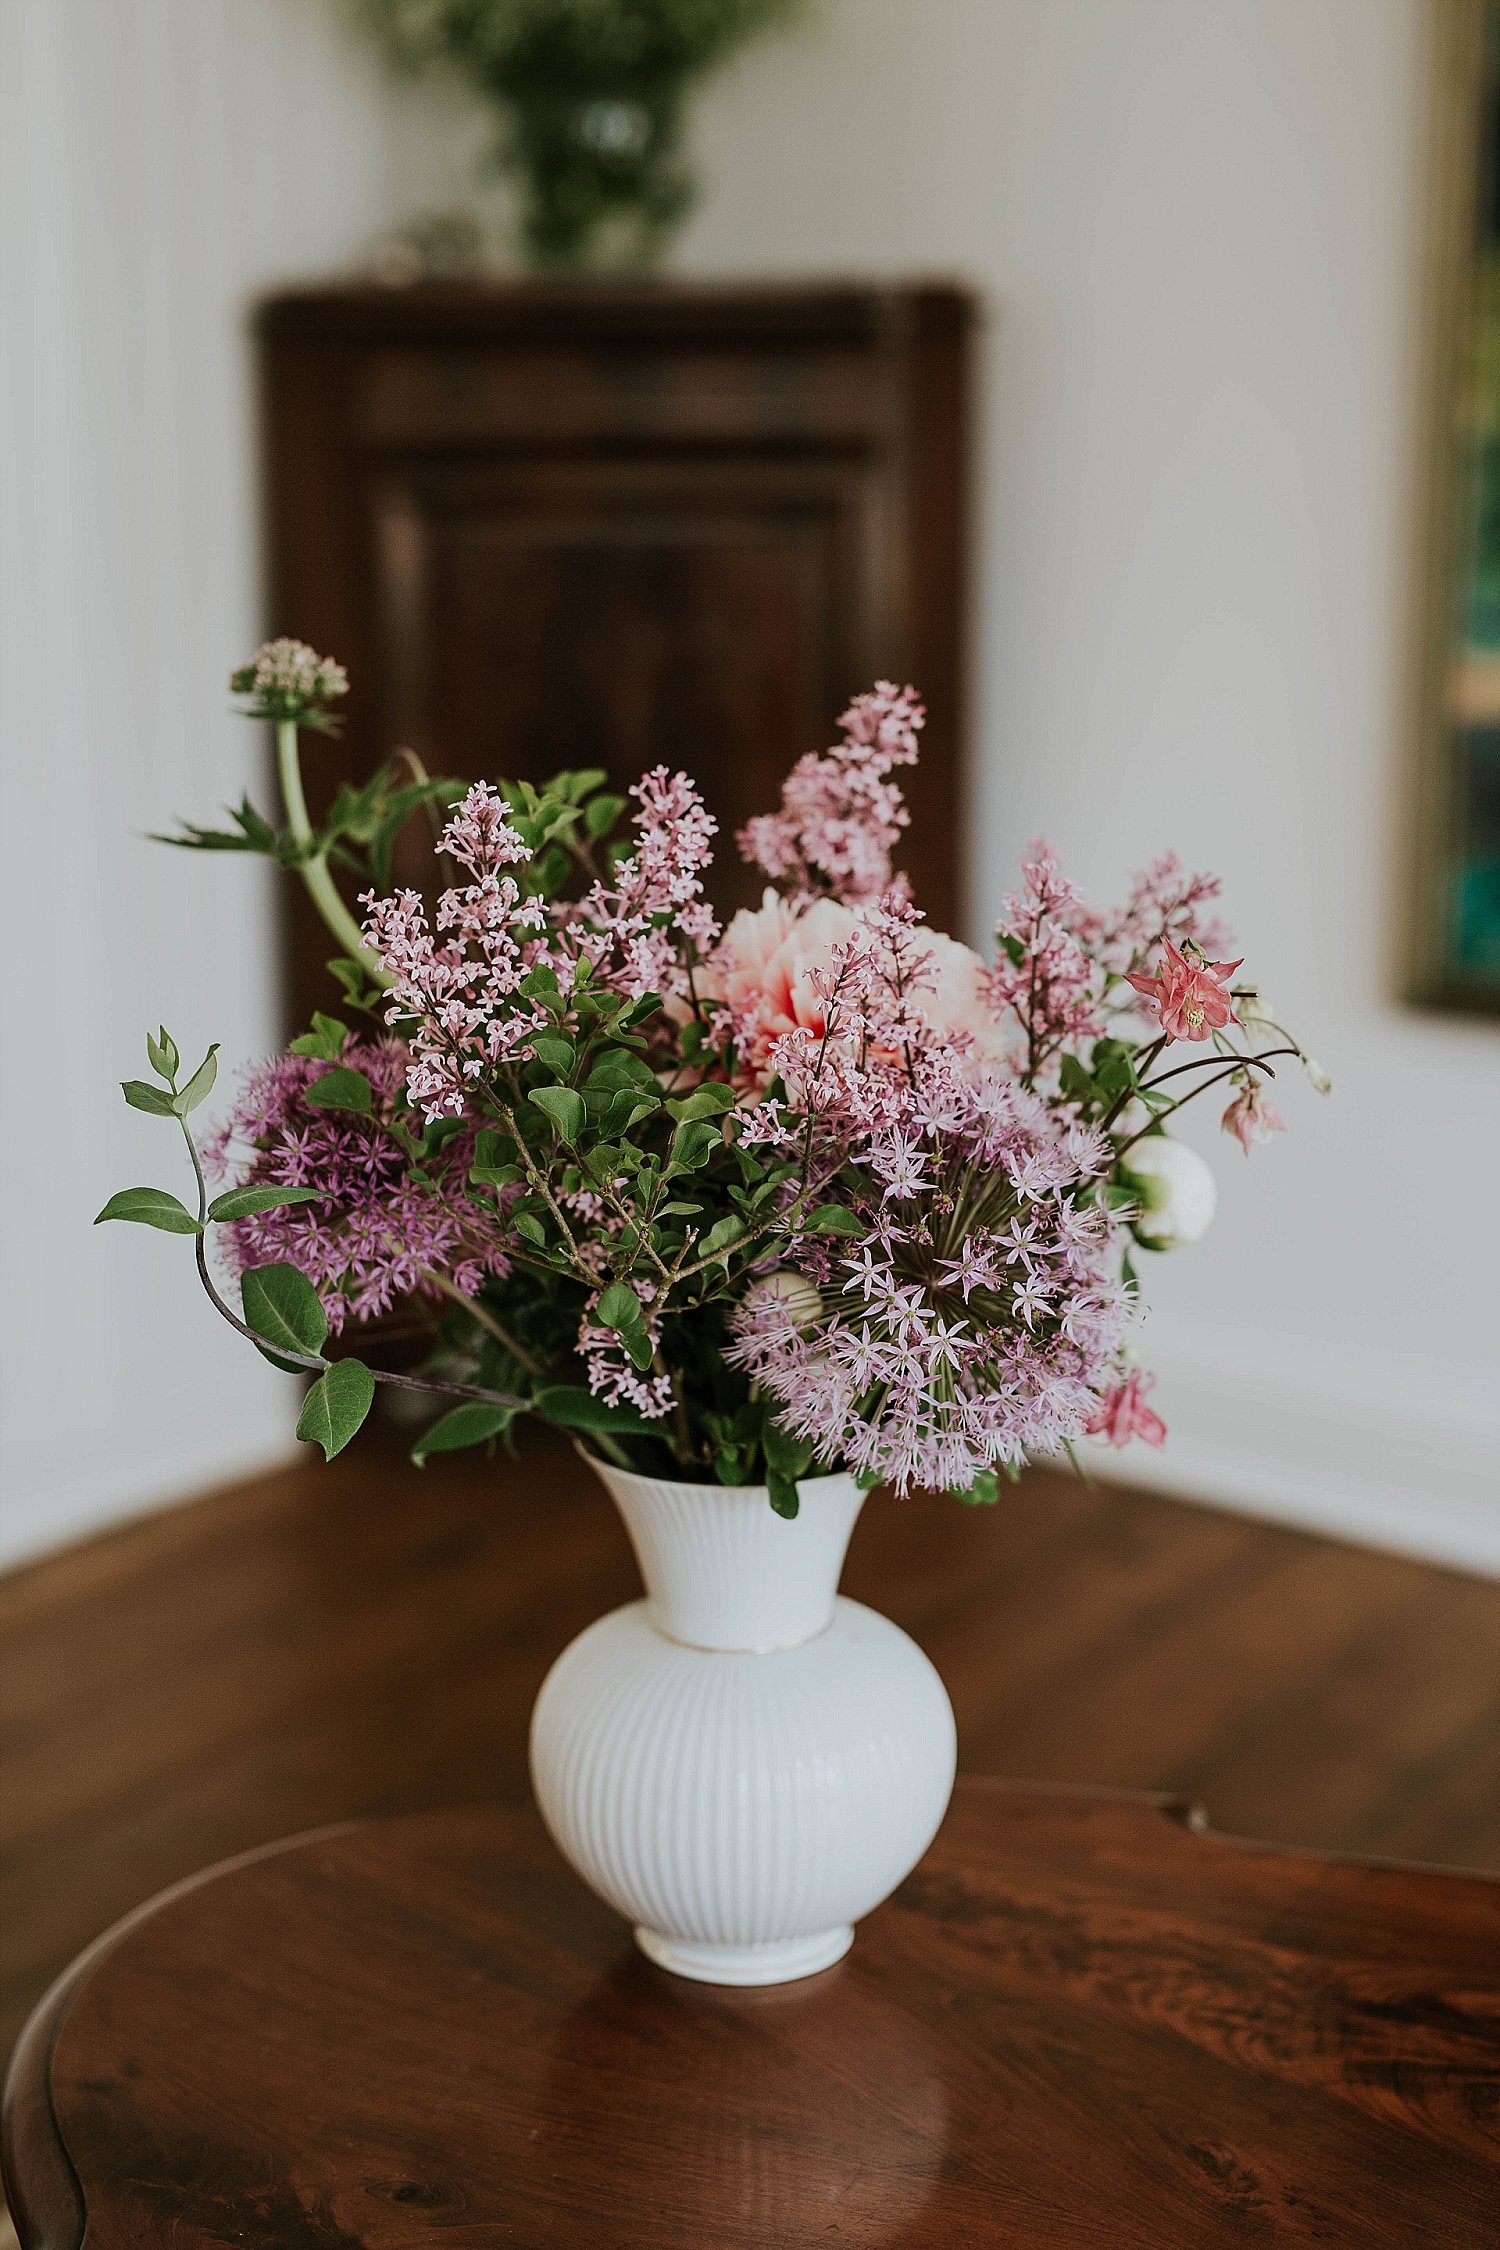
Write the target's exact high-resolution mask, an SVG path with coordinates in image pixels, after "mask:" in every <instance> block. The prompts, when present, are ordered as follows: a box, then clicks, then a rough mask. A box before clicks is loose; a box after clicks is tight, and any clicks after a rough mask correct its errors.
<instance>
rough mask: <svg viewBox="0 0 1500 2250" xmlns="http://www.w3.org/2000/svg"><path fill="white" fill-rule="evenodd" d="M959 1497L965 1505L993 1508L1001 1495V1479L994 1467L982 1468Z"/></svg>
mask: <svg viewBox="0 0 1500 2250" xmlns="http://www.w3.org/2000/svg"><path fill="white" fill-rule="evenodd" d="M958 1497H959V1499H960V1500H962V1501H963V1503H964V1505H965V1507H969V1508H993V1507H994V1505H995V1503H996V1501H997V1500H998V1499H999V1497H1000V1480H999V1478H998V1477H997V1476H996V1474H995V1472H994V1470H993V1469H981V1470H980V1472H979V1474H978V1476H977V1477H976V1478H975V1479H974V1482H973V1483H972V1484H971V1485H970V1486H969V1489H968V1491H967V1492H961V1493H960V1494H959V1496H958Z"/></svg>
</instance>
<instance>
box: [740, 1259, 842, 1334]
mask: <svg viewBox="0 0 1500 2250" xmlns="http://www.w3.org/2000/svg"><path fill="white" fill-rule="evenodd" d="M778 1299H779V1300H780V1301H781V1303H783V1304H784V1305H785V1306H786V1308H787V1311H788V1312H789V1313H790V1314H791V1317H792V1319H793V1320H794V1321H795V1322H796V1324H797V1326H798V1327H799V1328H811V1327H812V1325H813V1323H814V1321H817V1320H821V1319H822V1317H823V1299H822V1297H821V1296H820V1295H819V1293H818V1289H817V1286H816V1284H815V1283H813V1282H811V1281H809V1280H808V1278H807V1276H806V1274H805V1273H797V1272H796V1271H795V1270H794V1269H793V1268H792V1267H791V1266H781V1267H778V1269H777V1271H776V1272H775V1273H768V1274H763V1275H762V1277H761V1279H760V1280H759V1281H752V1282H751V1284H750V1287H749V1288H748V1289H747V1290H746V1291H745V1308H746V1310H747V1311H748V1312H754V1311H755V1309H756V1307H757V1306H759V1305H768V1304H771V1303H774V1302H775V1301H776V1300H778Z"/></svg>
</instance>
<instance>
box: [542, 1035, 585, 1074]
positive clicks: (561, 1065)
mask: <svg viewBox="0 0 1500 2250" xmlns="http://www.w3.org/2000/svg"><path fill="white" fill-rule="evenodd" d="M531 1051H532V1053H533V1054H534V1055H535V1057H536V1059H537V1061H538V1062H539V1063H542V1064H544V1065H545V1067H546V1068H547V1069H548V1070H551V1071H555V1072H556V1074H557V1076H558V1077H559V1078H566V1077H567V1075H568V1073H569V1072H570V1071H571V1069H572V1068H573V1065H574V1063H575V1062H576V1061H577V1059H578V1058H577V1056H576V1055H575V1053H574V1051H573V1042H572V1040H571V1039H562V1038H548V1037H543V1038H540V1039H533V1041H532V1043H531Z"/></svg>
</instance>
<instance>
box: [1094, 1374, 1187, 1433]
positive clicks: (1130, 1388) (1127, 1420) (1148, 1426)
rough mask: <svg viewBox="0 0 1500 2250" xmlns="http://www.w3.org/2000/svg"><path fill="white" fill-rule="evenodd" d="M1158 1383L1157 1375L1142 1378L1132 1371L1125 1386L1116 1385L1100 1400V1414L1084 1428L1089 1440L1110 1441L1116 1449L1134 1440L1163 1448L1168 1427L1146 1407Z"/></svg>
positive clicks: (1125, 1381) (1124, 1383)
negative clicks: (1136, 1438) (1149, 1395)
mask: <svg viewBox="0 0 1500 2250" xmlns="http://www.w3.org/2000/svg"><path fill="white" fill-rule="evenodd" d="M1155 1381H1156V1377H1155V1376H1154V1375H1145V1374H1142V1372H1141V1370H1140V1369H1139V1368H1138V1367H1133V1368H1132V1369H1131V1370H1130V1373H1129V1374H1128V1375H1127V1376H1126V1378H1125V1380H1124V1382H1123V1383H1116V1385H1115V1386H1114V1389H1113V1390H1110V1391H1106V1392H1105V1394H1104V1396H1103V1398H1102V1399H1100V1401H1099V1406H1098V1411H1097V1412H1096V1413H1095V1414H1094V1415H1093V1416H1092V1417H1091V1419H1090V1420H1089V1421H1088V1422H1087V1423H1086V1424H1085V1428H1086V1429H1087V1431H1088V1434H1089V1436H1090V1437H1103V1438H1108V1440H1109V1442H1110V1444H1111V1445H1117V1446H1118V1445H1128V1444H1129V1443H1130V1441H1131V1439H1132V1438H1133V1437H1138V1438H1142V1439H1144V1441H1145V1442H1146V1444H1147V1445H1154V1446H1161V1445H1164V1444H1165V1442H1166V1436H1167V1425H1166V1423H1165V1422H1164V1421H1163V1420H1162V1418H1161V1416H1160V1415H1159V1414H1157V1413H1154V1412H1153V1410H1152V1409H1151V1408H1150V1407H1149V1406H1148V1405H1147V1404H1146V1393H1147V1391H1149V1390H1150V1389H1151V1387H1152V1385H1153V1384H1154V1383H1155Z"/></svg>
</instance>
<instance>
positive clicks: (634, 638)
mask: <svg viewBox="0 0 1500 2250" xmlns="http://www.w3.org/2000/svg"><path fill="white" fill-rule="evenodd" d="M879 501H880V494H879V490H878V485H877V482H876V480H875V479H874V478H873V477H872V476H871V474H870V473H869V471H868V469H867V468H865V467H863V466H861V465H860V464H858V463H847V462H843V461H839V460H836V459H835V460H824V461H812V462H800V463H796V464H792V465H777V464H767V463H765V462H749V463H744V462H714V461H707V462H694V463H685V464H684V463H678V464H672V465H670V466H664V465H663V464H661V463H656V464H652V465H651V466H650V467H649V468H643V467H641V466H640V465H638V464H630V463H614V464H607V463H606V464H601V463H598V462H590V463H571V464H570V463H546V464H535V463H531V464H524V465H520V466H514V467H496V468H492V469H487V470H479V469H476V467H475V466H474V465H473V464H472V463H470V464H467V465H465V467H464V468H463V469H462V470H455V469H452V468H439V469H433V468H431V467H424V466H418V467H417V468H416V469H414V470H412V471H411V472H408V473H400V472H397V473H392V474H387V475H386V476H385V477H383V478H382V479H381V480H380V481H379V483H378V484H377V486H376V488H375V490H374V492H373V494H372V523H371V531H372V537H371V540H370V547H369V551H370V553H371V555H372V557H373V558H374V569H375V573H376V579H377V584H376V589H375V595H376V603H375V606H376V609H377V613H378V614H379V616H380V619H381V631H380V635H379V639H380V645H381V649H382V663H383V674H384V676H383V679H382V683H381V689H382V700H383V703H384V712H383V717H384V721H385V726H384V730H383V731H385V732H386V734H387V735H388V737H389V738H390V739H392V740H395V741H402V742H409V743H410V744H411V745H412V747H413V748H414V749H416V750H417V751H418V752H419V754H420V755H421V756H422V757H423V758H424V759H425V760H427V761H428V762H429V763H434V764H439V765H441V766H442V767H443V769H444V770H447V771H450V772H457V773H462V774H464V775H495V774H506V775H515V776H519V777H521V778H524V779H527V780H540V779H542V778H543V777H544V776H545V775H546V774H548V773H550V772H552V771H554V770H555V769H556V768H557V767H559V766H583V765H598V766H603V767H604V768H605V770H606V771H607V772H608V773H609V774H610V776H611V778H612V779H613V780H614V781H616V782H617V783H618V784H619V785H620V786H622V787H623V786H624V785H626V784H628V783H629V782H631V781H633V780H634V779H635V777H636V776H637V775H638V774H639V773H640V772H641V771H642V769H643V768H644V767H646V766H650V765H655V764H658V763H665V764H667V765H670V766H681V767H682V768H683V769H684V770H685V771H687V772H688V773H690V774H691V775H692V776H693V778H694V779H695V780H696V781H697V782H698V783H699V785H700V787H701V788H702V790H703V793H704V796H705V798H706V800H707V803H708V806H709V809H710V811H711V812H712V813H713V815H714V817H715V819H716V820H717V821H718V823H719V828H720V835H721V839H722V841H721V844H720V851H719V864H718V866H717V867H716V869H715V878H716V880H715V890H716V896H717V898H718V901H719V903H720V904H721V905H722V906H732V905H736V904H740V903H743V902H744V901H745V900H746V899H749V898H752V897H755V896H757V895H758V890H759V884H758V881H757V879H756V878H755V876H754V874H753V872H752V870H750V869H748V868H746V867H745V866H744V865H743V863H742V862H741V861H740V860H739V856H738V854H737V852H735V850H734V848H733V842H732V839H733V836H734V833H735V831H736V830H737V829H738V828H739V827H740V826H741V825H742V824H743V823H744V821H746V820H747V819H748V818H749V817H750V816H751V814H752V813H755V812H761V811H766V810H769V809H770V808H771V807H772V806H773V805H774V804H775V802H776V798H777V793H778V790H779V787H780V783H781V779H782V776H783V775H784V773H785V772H786V769H787V767H788V766H789V765H790V764H791V762H792V760H793V759H794V758H795V757H797V756H799V755H800V754H801V753H802V752H803V751H804V750H809V749H817V748H820V747H822V746H823V744H824V743H825V742H826V741H827V740H828V739H829V736H830V733H831V726H830V721H831V719H832V717H833V716H834V715H835V714H836V713H837V712H838V710H839V709H841V708H842V705H843V703H844V701H846V700H847V698H848V696H849V695H850V693H852V692H853V690H854V689H855V688H856V687H857V686H859V685H860V684H861V683H862V682H863V681H864V679H865V678H866V677H867V676H868V675H870V674H872V673H873V672H874V671H877V670H880V669H881V668H882V655H881V647H880V644H881V642H882V640H883V639H888V638H889V636H888V634H883V633H882V631H881V629H880V621H881V617H882V613H883V612H884V611H885V610H886V609H887V604H886V603H885V602H884V600H883V599H882V594H883V588H882V587H881V586H880V584H879V583H878V581H879V578H880V572H879V569H878V558H879V555H880V552H881V547H882V541H881V538H880V529H879V514H880V508H879ZM872 628H873V629H872ZM896 654H897V652H896V651H895V650H893V649H892V650H890V651H888V653H887V654H886V656H885V658H884V663H885V665H887V666H889V665H890V664H891V662H892V661H893V660H894V657H895V655H896ZM414 848H415V849H416V850H417V851H418V853H420V842H419V839H414ZM407 872H408V875H409V878H410V879H416V878H417V876H418V875H419V874H420V867H419V866H414V867H411V868H410V869H409V870H408V871H407Z"/></svg>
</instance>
